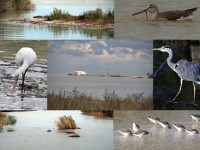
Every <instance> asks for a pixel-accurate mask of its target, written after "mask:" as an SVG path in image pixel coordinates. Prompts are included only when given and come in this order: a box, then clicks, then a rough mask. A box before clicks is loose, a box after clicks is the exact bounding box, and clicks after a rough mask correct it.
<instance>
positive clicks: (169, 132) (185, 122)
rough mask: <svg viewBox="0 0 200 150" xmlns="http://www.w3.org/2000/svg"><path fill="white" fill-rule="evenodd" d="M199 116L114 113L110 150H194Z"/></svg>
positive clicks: (196, 143)
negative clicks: (112, 146)
mask: <svg viewBox="0 0 200 150" xmlns="http://www.w3.org/2000/svg"><path fill="white" fill-rule="evenodd" d="M197 114H198V115H197ZM199 114H200V111H192V110H191V111H189V110H184V111H183V110H182V111H170V110H168V111H162V110H157V111H155V110H151V111H147V110H144V111H139V110H138V111H131V110H129V111H120V110H115V111H114V118H113V124H114V130H113V136H114V139H113V141H114V142H113V144H114V150H124V149H134V150H139V149H148V150H161V149H163V150H165V149H166V150H168V149H183V150H195V149H198V148H199V138H200V135H199V130H200V124H199V119H200V118H199V116H200V115H199Z"/></svg>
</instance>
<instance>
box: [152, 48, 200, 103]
mask: <svg viewBox="0 0 200 150" xmlns="http://www.w3.org/2000/svg"><path fill="white" fill-rule="evenodd" d="M153 50H158V51H162V52H167V53H168V54H169V57H168V58H167V64H168V66H169V67H170V68H171V69H172V70H174V71H175V72H176V73H177V75H178V76H179V77H180V79H181V80H180V87H179V91H178V93H177V94H176V96H175V97H174V98H173V99H172V100H171V102H173V101H175V99H176V97H177V96H178V95H179V93H180V92H181V88H182V84H183V80H186V81H192V83H193V88H194V101H193V104H194V103H195V92H196V88H195V83H197V84H200V66H199V65H197V64H195V63H192V62H190V61H187V60H179V61H178V62H177V63H173V62H172V57H173V53H172V49H171V48H170V47H169V46H168V45H166V46H162V47H161V48H154V49H153Z"/></svg>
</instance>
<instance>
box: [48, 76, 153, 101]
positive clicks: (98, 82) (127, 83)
mask: <svg viewBox="0 0 200 150" xmlns="http://www.w3.org/2000/svg"><path fill="white" fill-rule="evenodd" d="M75 87H76V88H77V90H78V91H81V92H85V93H88V94H89V95H92V96H93V97H97V98H101V99H102V98H103V94H104V91H105V89H108V91H109V92H113V91H114V90H115V92H116V93H117V94H118V95H119V96H120V97H125V96H126V95H127V94H133V93H141V92H144V95H145V96H152V90H153V80H152V79H133V78H129V77H119V78H117V77H113V78H112V77H91V76H85V77H80V76H67V75H48V92H52V91H55V92H58V91H60V90H61V91H63V90H66V91H72V90H73V89H74V88H75Z"/></svg>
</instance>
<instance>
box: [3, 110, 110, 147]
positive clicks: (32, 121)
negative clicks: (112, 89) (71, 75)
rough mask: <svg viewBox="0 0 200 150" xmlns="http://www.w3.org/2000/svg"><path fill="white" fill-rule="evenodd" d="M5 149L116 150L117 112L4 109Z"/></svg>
mask: <svg viewBox="0 0 200 150" xmlns="http://www.w3.org/2000/svg"><path fill="white" fill-rule="evenodd" d="M0 139H1V140H0V146H1V150H13V149H21V150H23V149H24V150H27V149H29V150H36V149H37V150H40V149H43V150H55V149H58V150H66V149H71V150H74V149H81V150H89V149H95V150H102V149H107V150H112V149H113V111H104V112H102V111H93V112H92V111H80V110H72V111H69V110H68V111H26V112H7V113H4V112H0Z"/></svg>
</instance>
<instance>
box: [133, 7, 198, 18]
mask: <svg viewBox="0 0 200 150" xmlns="http://www.w3.org/2000/svg"><path fill="white" fill-rule="evenodd" d="M197 9H198V7H195V8H191V9H186V10H172V11H165V12H159V9H158V6H157V5H155V4H150V5H149V7H148V8H146V9H144V10H142V11H140V12H137V13H134V14H132V16H134V15H137V14H140V13H143V12H145V13H146V17H147V19H148V15H147V12H149V13H150V18H151V20H159V19H160V20H189V19H192V18H193V15H194V13H195V12H196V11H197Z"/></svg>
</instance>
